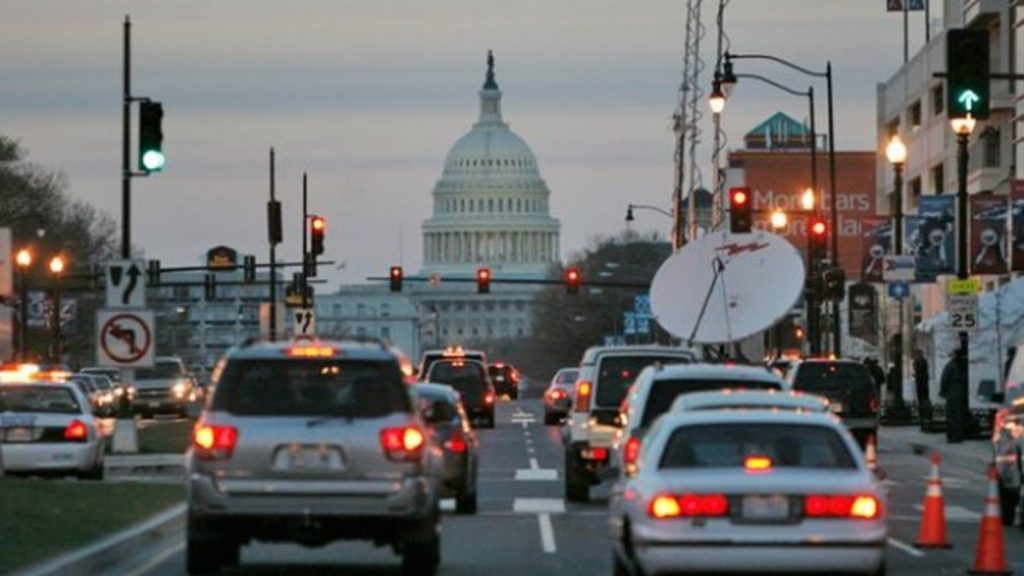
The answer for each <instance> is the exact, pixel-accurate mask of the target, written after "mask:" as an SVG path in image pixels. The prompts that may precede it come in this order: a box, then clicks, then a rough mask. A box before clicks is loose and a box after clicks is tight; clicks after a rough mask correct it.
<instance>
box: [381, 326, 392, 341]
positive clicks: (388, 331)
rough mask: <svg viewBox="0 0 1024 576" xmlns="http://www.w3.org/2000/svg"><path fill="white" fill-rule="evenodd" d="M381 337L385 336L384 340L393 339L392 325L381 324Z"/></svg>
mask: <svg viewBox="0 0 1024 576" xmlns="http://www.w3.org/2000/svg"><path fill="white" fill-rule="evenodd" d="M380 337H381V338H383V339H384V340H390V339H391V327H390V326H381V327H380Z"/></svg>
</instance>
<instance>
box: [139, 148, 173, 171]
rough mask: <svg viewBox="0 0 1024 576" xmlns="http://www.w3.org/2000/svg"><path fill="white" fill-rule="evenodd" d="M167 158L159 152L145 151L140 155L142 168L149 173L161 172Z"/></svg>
mask: <svg viewBox="0 0 1024 576" xmlns="http://www.w3.org/2000/svg"><path fill="white" fill-rule="evenodd" d="M166 163H167V158H165V157H164V155H163V152H160V151H159V150H147V151H146V152H144V153H143V154H142V167H143V168H145V169H146V170H148V171H150V172H156V171H158V170H163V168H164V164H166Z"/></svg>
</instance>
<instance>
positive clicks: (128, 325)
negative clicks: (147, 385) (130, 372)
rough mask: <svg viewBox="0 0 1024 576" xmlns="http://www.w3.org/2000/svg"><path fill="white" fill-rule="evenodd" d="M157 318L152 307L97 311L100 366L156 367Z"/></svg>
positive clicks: (98, 359) (97, 346)
mask: <svg viewBox="0 0 1024 576" xmlns="http://www.w3.org/2000/svg"><path fill="white" fill-rule="evenodd" d="M154 327H155V321H154V317H153V311H152V310H131V311H128V310H98V311H97V312H96V362H97V364H99V365H100V366H119V367H122V368H146V367H151V366H153V347H154V340H155V334H156V332H155V330H154Z"/></svg>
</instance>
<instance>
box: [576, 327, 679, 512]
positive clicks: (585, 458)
mask: <svg viewBox="0 0 1024 576" xmlns="http://www.w3.org/2000/svg"><path fill="white" fill-rule="evenodd" d="M695 359H696V355H695V354H694V353H693V351H691V350H689V349H687V348H674V347H669V346H593V347H591V348H589V349H587V351H586V352H584V354H583V358H582V359H581V361H580V367H579V374H578V375H577V377H576V385H575V390H574V393H573V406H572V409H571V410H570V411H569V426H568V430H567V437H566V443H565V497H566V499H568V500H569V501H570V502H584V501H586V500H588V499H589V498H590V486H591V485H593V484H597V483H599V482H600V476H599V474H600V472H601V470H602V469H603V468H604V467H605V466H607V465H608V456H609V449H610V448H611V446H612V441H613V440H614V439H615V434H616V433H617V432H618V429H619V427H620V426H621V421H620V420H619V406H620V404H621V403H622V399H623V398H624V397H625V396H626V390H627V388H629V386H630V384H632V383H633V380H634V379H635V378H636V376H637V374H639V373H640V371H641V370H643V369H644V368H645V367H647V366H649V365H651V364H655V363H662V364H679V363H689V362H693V361H694V360H695Z"/></svg>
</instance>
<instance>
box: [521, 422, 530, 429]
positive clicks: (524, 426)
mask: <svg viewBox="0 0 1024 576" xmlns="http://www.w3.org/2000/svg"><path fill="white" fill-rule="evenodd" d="M522 424H523V430H526V429H527V428H529V427H530V423H529V422H523V423H522Z"/></svg>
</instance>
